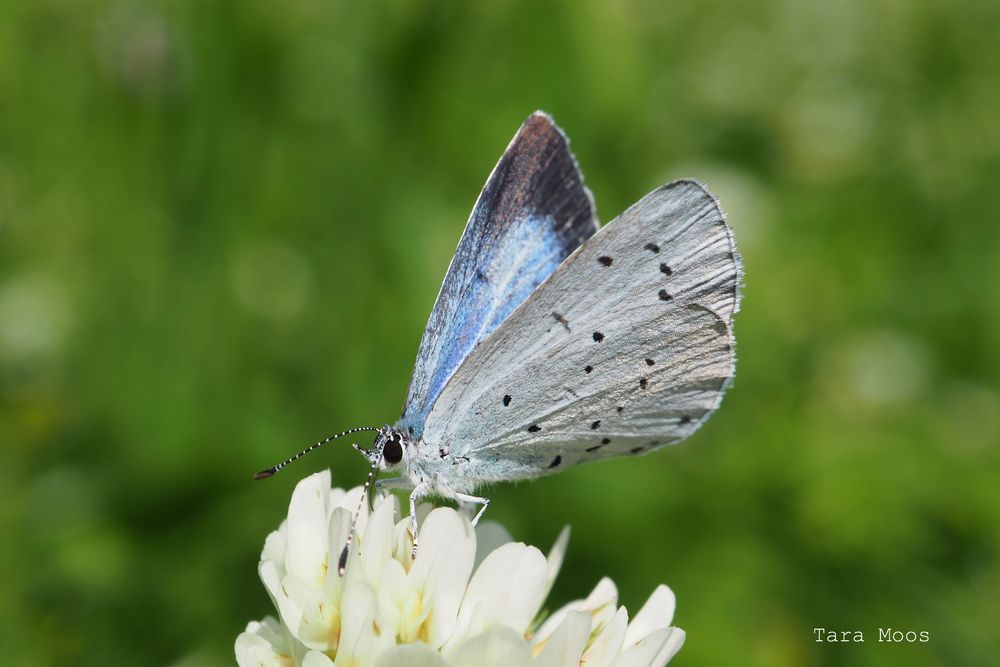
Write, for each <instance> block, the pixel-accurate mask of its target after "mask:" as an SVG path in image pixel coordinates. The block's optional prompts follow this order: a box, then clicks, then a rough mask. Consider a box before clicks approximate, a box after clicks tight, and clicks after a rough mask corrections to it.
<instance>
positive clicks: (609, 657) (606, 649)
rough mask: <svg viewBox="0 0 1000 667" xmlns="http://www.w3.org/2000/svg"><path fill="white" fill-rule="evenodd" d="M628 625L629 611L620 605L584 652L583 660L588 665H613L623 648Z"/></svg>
mask: <svg viewBox="0 0 1000 667" xmlns="http://www.w3.org/2000/svg"><path fill="white" fill-rule="evenodd" d="M627 626H628V612H627V611H625V607H619V609H618V611H617V612H616V613H615V617H614V618H613V619H612V620H611V622H610V623H608V624H607V626H605V628H604V629H603V630H602V631H601V632H600V634H598V635H597V636H596V637H595V638H594V641H593V642H591V644H590V646H589V647H588V648H587V650H586V651H585V652H584V654H583V658H582V659H581V662H583V663H584V664H586V665H587V667H611V663H613V662H614V661H615V658H617V657H618V654H619V653H621V650H622V642H623V641H624V640H625V628H626V627H627Z"/></svg>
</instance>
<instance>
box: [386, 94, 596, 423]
mask: <svg viewBox="0 0 1000 667" xmlns="http://www.w3.org/2000/svg"><path fill="white" fill-rule="evenodd" d="M595 231H597V220H596V217H595V214H594V203H593V198H592V197H591V194H590V191H589V190H588V189H587V188H586V187H585V186H584V185H583V176H582V174H581V173H580V169H579V168H578V167H577V164H576V160H575V159H574V158H573V155H572V154H571V153H570V151H569V145H568V142H567V139H566V136H565V135H564V134H563V133H562V131H560V129H559V128H558V127H557V126H556V125H555V123H554V122H553V121H552V119H551V118H550V117H549V116H548V115H547V114H544V113H541V112H535V113H533V114H532V115H531V116H529V117H528V119H527V120H526V121H525V122H524V124H523V125H522V126H521V129H520V130H518V132H517V134H516V135H515V136H514V139H513V140H512V141H511V143H510V145H509V146H508V147H507V150H506V151H504V154H503V156H501V158H500V161H499V162H498V163H497V165H496V167H495V168H494V169H493V173H492V174H490V177H489V180H487V181H486V185H485V186H484V187H483V190H482V192H481V193H480V195H479V199H478V200H477V201H476V205H475V207H474V208H473V210H472V215H471V216H470V217H469V222H468V223H467V224H466V227H465V233H464V234H463V235H462V239H461V240H460V241H459V243H458V249H457V250H456V251H455V256H454V258H453V259H452V260H451V265H450V266H449V267H448V273H447V274H446V275H445V279H444V283H443V284H442V286H441V291H440V293H439V294H438V298H437V301H436V302H435V304H434V309H433V310H432V311H431V316H430V320H428V322H427V329H426V330H425V331H424V337H423V340H421V342H420V350H419V352H418V353H417V362H416V366H415V368H414V370H413V379H412V380H411V381H410V389H409V392H408V393H407V397H406V404H405V406H404V408H403V415H402V417H401V418H400V421H399V424H398V426H399V427H400V428H402V429H404V430H408V431H410V433H412V434H413V435H414V436H415V437H420V436H421V434H422V433H423V428H424V421H425V419H426V418H427V414H428V413H429V412H430V410H431V408H432V407H433V405H434V403H435V401H436V400H437V398H438V395H439V394H440V393H441V390H442V389H443V388H444V386H445V384H446V383H447V382H448V380H449V379H450V378H451V376H452V374H453V373H454V372H455V370H456V369H457V368H458V367H459V365H460V364H461V363H462V361H464V360H465V358H466V357H467V356H468V355H469V353H470V352H472V350H473V348H475V346H476V345H477V344H479V343H480V342H481V341H483V340H484V339H485V338H486V337H487V336H489V335H490V334H491V333H492V332H493V331H494V330H495V329H496V328H497V327H498V326H500V324H502V323H503V322H504V320H506V319H507V317H508V316H510V314H511V313H513V312H514V310H515V309H517V307H518V306H520V305H521V304H522V303H523V302H524V301H525V299H527V298H528V296H529V295H531V294H532V292H534V291H535V288H536V287H538V286H539V285H540V284H541V283H542V282H543V281H544V280H545V279H546V278H548V277H549V276H550V275H551V274H552V272H553V271H555V270H556V267H558V266H559V264H560V263H562V261H563V260H564V259H565V258H566V257H567V256H569V255H570V253H572V252H573V251H574V250H576V249H577V248H578V247H579V246H580V244H581V243H582V242H583V241H585V240H586V239H588V238H590V237H591V236H592V235H593V234H594V232H595Z"/></svg>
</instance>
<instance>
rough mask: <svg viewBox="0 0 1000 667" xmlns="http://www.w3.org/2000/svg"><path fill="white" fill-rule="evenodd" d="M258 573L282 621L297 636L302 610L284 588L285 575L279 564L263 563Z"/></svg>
mask: <svg viewBox="0 0 1000 667" xmlns="http://www.w3.org/2000/svg"><path fill="white" fill-rule="evenodd" d="M257 572H258V574H259V575H260V580H261V581H262V582H264V588H265V589H267V592H268V594H269V595H270V596H271V601H272V602H273V603H274V607H275V609H277V610H278V615H279V616H281V620H282V621H283V622H284V624H285V625H286V626H288V628H289V630H290V631H291V633H292V634H293V635H294V634H296V633H297V632H298V628H299V621H300V620H301V618H302V608H301V607H299V605H298V604H296V603H295V602H293V601H292V599H291V598H290V597H288V592H287V591H286V590H285V589H284V588H283V587H282V585H281V581H282V579H283V578H284V575H283V573H282V572H281V569H280V568H279V567H278V564H277V563H275V562H274V561H270V560H266V561H261V562H260V564H259V565H258V566H257Z"/></svg>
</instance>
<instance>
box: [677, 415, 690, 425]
mask: <svg viewBox="0 0 1000 667" xmlns="http://www.w3.org/2000/svg"><path fill="white" fill-rule="evenodd" d="M678 422H679V423H681V424H690V423H691V417H690V416H688V415H683V416H682V417H681V418H680V419H679V420H678Z"/></svg>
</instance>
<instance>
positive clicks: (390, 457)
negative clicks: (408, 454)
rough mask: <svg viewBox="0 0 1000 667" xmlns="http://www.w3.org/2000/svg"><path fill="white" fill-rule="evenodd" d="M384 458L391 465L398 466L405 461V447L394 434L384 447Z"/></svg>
mask: <svg viewBox="0 0 1000 667" xmlns="http://www.w3.org/2000/svg"><path fill="white" fill-rule="evenodd" d="M382 457H383V458H384V459H385V462H386V463H388V464H389V465H396V464H397V463H399V462H400V461H402V460H403V445H402V443H401V442H400V441H399V435H397V434H393V435H392V437H391V438H390V439H389V440H386V441H385V445H383V447H382Z"/></svg>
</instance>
